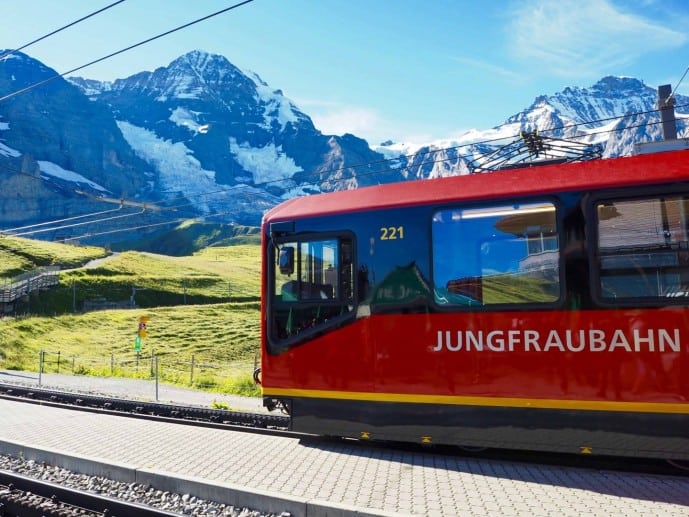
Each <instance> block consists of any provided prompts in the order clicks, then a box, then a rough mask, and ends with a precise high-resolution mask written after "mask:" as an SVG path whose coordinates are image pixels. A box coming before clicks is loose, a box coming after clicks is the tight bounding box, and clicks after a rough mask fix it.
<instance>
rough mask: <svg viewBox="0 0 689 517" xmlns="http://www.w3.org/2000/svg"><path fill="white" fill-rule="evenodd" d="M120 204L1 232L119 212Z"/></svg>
mask: <svg viewBox="0 0 689 517" xmlns="http://www.w3.org/2000/svg"><path fill="white" fill-rule="evenodd" d="M122 208H123V207H122V206H120V207H118V208H113V209H112V210H101V211H99V212H91V213H87V214H81V215H75V216H74V217H67V218H66V219H56V220H54V221H48V222H45V223H36V224H29V225H27V226H17V227H16V228H7V229H5V230H2V232H17V231H22V230H29V229H31V228H38V227H39V226H46V225H49V224H58V223H65V222H68V221H76V220H77V219H83V218H84V217H94V216H97V215H103V214H110V213H112V212H119V211H120V210H122Z"/></svg>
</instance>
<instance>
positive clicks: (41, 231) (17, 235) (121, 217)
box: [12, 210, 146, 237]
mask: <svg viewBox="0 0 689 517" xmlns="http://www.w3.org/2000/svg"><path fill="white" fill-rule="evenodd" d="M145 211H146V210H141V211H140V212H135V213H131V214H123V215H115V216H112V217H104V218H102V219H98V220H96V221H84V222H81V223H74V224H65V225H63V226H55V227H53V228H43V229H42V230H32V231H29V232H20V233H13V234H12V237H23V236H24V235H35V234H37V233H45V232H54V231H56V230H64V229H65V228H74V227H76V226H84V225H87V224H93V223H96V222H98V223H102V222H105V221H113V220H115V219H123V218H125V217H132V216H135V215H141V214H143V213H144V212H145Z"/></svg>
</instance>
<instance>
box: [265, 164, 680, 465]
mask: <svg viewBox="0 0 689 517" xmlns="http://www.w3.org/2000/svg"><path fill="white" fill-rule="evenodd" d="M263 257H264V264H263V297H262V298H263V303H262V310H263V315H262V316H263V317H262V359H261V383H262V390H263V397H264V405H266V406H267V407H271V408H272V407H282V408H283V409H285V410H286V411H287V412H288V413H289V414H290V416H291V426H292V429H293V430H295V431H301V432H306V433H315V434H319V435H336V436H344V437H353V438H359V439H372V440H393V441H410V442H417V443H432V444H455V445H460V446H471V447H497V448H511V449H530V450H540V451H560V452H575V453H585V454H590V453H592V454H601V455H628V456H644V457H655V458H672V459H689V324H688V323H689V151H672V152H664V153H657V154H649V155H641V156H635V157H628V158H615V159H607V160H596V161H590V162H582V163H573V164H560V165H545V166H540V167H525V168H522V169H513V170H507V171H500V172H493V173H489V174H477V175H470V176H459V177H452V178H443V179H434V180H424V181H418V182H412V183H395V184H388V185H382V186H377V187H369V188H363V189H359V190H355V191H344V192H335V193H330V194H323V195H316V196H307V197H300V198H296V199H292V200H289V201H287V202H285V203H283V204H281V205H279V206H278V207H276V208H274V209H273V210H271V211H270V212H269V213H267V214H266V216H265V217H264V221H263Z"/></svg>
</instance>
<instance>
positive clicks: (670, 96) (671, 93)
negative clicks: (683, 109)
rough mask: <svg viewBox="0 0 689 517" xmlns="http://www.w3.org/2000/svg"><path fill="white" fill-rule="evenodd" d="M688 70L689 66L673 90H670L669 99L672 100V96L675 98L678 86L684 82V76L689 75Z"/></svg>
mask: <svg viewBox="0 0 689 517" xmlns="http://www.w3.org/2000/svg"><path fill="white" fill-rule="evenodd" d="M687 72H689V66H687V69H686V70H685V71H684V73H683V74H682V77H681V78H680V80H679V81H678V82H677V84H676V85H675V87H674V88H673V89H672V92H670V95H668V100H670V99H671V98H673V97H674V96H675V93H676V92H677V88H679V85H680V84H682V81H684V78H685V77H686V76H687Z"/></svg>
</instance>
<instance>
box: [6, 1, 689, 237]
mask: <svg viewBox="0 0 689 517" xmlns="http://www.w3.org/2000/svg"><path fill="white" fill-rule="evenodd" d="M123 1H124V0H119V1H117V2H114V3H113V4H110V5H109V6H106V7H104V8H103V9H100V10H98V11H95V12H94V13H91V14H89V15H87V16H85V17H82V18H80V19H79V20H76V21H75V22H72V23H71V24H69V25H67V26H64V27H62V28H60V29H58V30H56V31H53V32H51V33H50V34H47V35H45V36H43V37H41V38H38V39H37V40H34V41H32V42H29V43H27V44H26V45H24V46H22V47H19V48H18V49H15V50H13V51H9V52H6V53H5V54H3V55H1V56H0V60H1V59H3V58H5V57H7V56H8V55H10V54H11V53H13V52H17V51H19V50H21V49H23V48H26V47H28V46H29V45H31V44H33V43H36V42H37V41H40V40H42V39H45V38H47V37H49V36H51V35H53V34H55V33H57V32H60V31H61V30H64V29H66V28H68V27H70V26H72V25H74V24H76V23H79V22H80V21H83V20H85V19H87V18H89V17H91V16H94V15H96V14H98V13H100V12H103V11H105V10H107V9H110V8H111V7H114V6H115V5H117V4H119V3H122V2H123ZM252 1H253V0H245V1H243V2H239V3H237V4H234V5H232V6H229V7H227V8H225V9H222V10H220V11H217V12H215V13H212V14H210V15H207V16H204V17H202V18H199V19H196V20H194V21H192V22H189V23H186V24H184V25H181V26H178V27H176V28H174V29H171V30H169V31H166V32H164V33H161V34H158V35H156V36H153V37H151V38H148V39H146V40H143V41H141V42H139V43H136V44H134V45H131V46H129V47H126V48H124V49H121V50H119V51H117V52H114V53H111V54H109V55H107V56H104V57H101V58H99V59H97V60H94V61H91V62H89V63H87V64H85V65H81V66H80V67H77V68H74V69H72V70H69V71H67V72H63V73H61V74H58V75H55V76H53V77H51V78H49V79H47V80H45V81H41V82H39V83H35V84H33V85H30V86H29V87H27V88H24V89H22V90H19V91H17V92H14V93H12V94H9V95H6V96H4V97H1V98H0V101H2V100H6V99H8V98H11V97H14V96H16V95H19V94H20V93H24V92H26V91H29V90H31V89H33V88H36V87H38V86H40V85H42V84H45V83H47V82H49V81H52V80H55V79H57V78H59V77H63V76H64V75H67V74H69V73H73V72H75V71H78V70H81V69H83V68H86V67H88V66H91V65H93V64H95V63H98V62H101V61H103V60H105V59H109V58H111V57H113V56H115V55H118V54H121V53H123V52H126V51H128V50H131V49H133V48H136V47H138V46H141V45H144V44H146V43H149V42H151V41H154V40H156V39H159V38H161V37H164V36H167V35H169V34H171V33H174V32H176V31H179V30H182V29H184V28H186V27H189V26H191V25H194V24H196V23H199V22H201V21H204V20H207V19H209V18H212V17H214V16H217V15H219V14H222V13H224V12H227V11H230V10H232V9H235V8H237V7H241V6H243V5H245V4H248V3H250V2H252ZM687 72H689V67H688V68H687V71H685V73H684V75H683V76H682V78H681V79H680V81H679V83H678V85H677V87H678V86H679V84H680V83H681V82H682V80H683V79H684V77H685V76H686V74H687ZM677 87H676V88H677ZM676 88H675V90H676ZM673 93H674V91H673ZM680 107H681V106H680ZM654 111H657V110H655V109H654V110H648V111H645V112H637V113H633V114H625V115H622V116H615V117H608V118H604V119H599V120H595V121H583V122H579V123H574V124H570V125H566V126H562V127H559V128H551V129H547V130H542V131H541V133H545V132H549V131H562V130H566V129H570V128H575V127H577V126H581V125H591V124H596V123H598V124H600V123H601V122H606V121H609V120H615V119H620V120H621V119H623V118H626V117H629V116H635V115H641V114H647V113H651V112H654ZM631 127H639V126H638V125H637V126H630V128H631ZM622 129H625V128H622ZM617 130H620V129H619V128H618V129H617ZM612 131H615V130H609V131H603V132H594V133H591V132H589V133H586V134H584V135H581V136H574V137H572V138H579V137H580V138H586V137H590V136H591V135H595V134H603V133H606V132H612ZM516 137H518V135H514V136H512V137H509V136H506V137H499V138H493V139H485V140H482V141H478V142H471V143H465V144H458V145H456V146H451V147H447V148H440V149H431V148H429V149H428V150H427V151H425V152H421V153H413V154H409V155H406V156H405V155H401V156H399V157H395V158H390V159H383V160H376V161H373V162H367V163H363V164H357V165H350V166H345V167H341V168H339V169H334V170H333V171H329V172H334V173H336V172H345V171H347V170H349V171H350V172H351V173H352V176H353V174H354V172H355V171H356V170H357V169H360V168H363V167H371V166H373V165H377V164H382V163H391V162H396V161H399V160H400V159H401V158H407V159H411V158H418V157H419V156H425V155H427V154H431V153H432V154H435V153H437V152H439V151H441V152H442V151H450V150H453V149H459V148H465V147H476V146H480V145H489V144H491V143H495V142H498V141H503V140H507V139H509V138H516ZM470 156H472V155H456V156H454V157H448V158H445V159H441V160H432V161H430V162H421V163H418V162H416V163H414V164H411V165H409V164H408V165H407V166H405V167H390V168H387V169H379V170H375V171H370V172H367V173H359V174H357V178H358V177H365V176H370V175H376V174H383V173H386V172H393V171H401V170H405V169H409V168H410V167H412V166H413V167H423V166H426V165H432V164H436V163H442V162H445V161H449V160H456V159H459V158H468V157H470ZM3 168H6V169H9V168H7V167H3ZM9 170H11V169H9ZM15 172H21V171H15ZM23 174H26V173H23ZM315 174H318V175H320V172H318V173H315V172H314V173H310V174H308V175H306V176H305V177H306V178H308V177H309V176H312V175H315ZM27 175H29V174H27ZM29 176H32V177H35V176H33V175H29ZM303 178H304V176H302V179H303ZM37 179H42V180H44V181H48V180H46V179H45V178H37ZM348 179H351V178H348ZM284 181H289V180H286V179H276V180H268V181H265V182H261V183H256V184H254V185H251V186H253V187H257V186H264V185H268V184H271V183H279V182H284ZM334 181H343V179H338V180H334ZM311 184H312V185H317V183H316V182H312V183H311ZM246 186H247V185H233V186H230V187H228V188H227V189H218V190H215V191H209V192H205V193H198V194H194V195H191V196H189V195H184V196H180V197H179V198H173V200H174V199H186V200H189V199H194V198H197V197H202V196H210V195H213V194H221V193H226V192H228V191H231V190H236V189H239V188H242V187H246ZM74 192H75V193H78V194H81V195H86V196H87V197H91V198H92V199H94V200H97V201H104V199H103V198H99V197H98V196H95V195H92V194H88V193H85V192H83V191H78V190H76V189H74ZM113 201H115V202H117V200H110V202H113ZM169 201H170V200H167V202H169ZM124 202H125V201H124V200H121V201H120V203H124ZM127 203H131V204H134V203H132V202H127ZM136 204H139V203H136ZM139 205H140V204H139ZM143 206H146V205H143ZM149 206H150V207H151V208H154V207H155V208H157V209H159V210H175V209H177V208H183V207H187V206H195V203H191V202H188V203H185V204H182V205H173V206H162V207H161V206H157V205H155V204H149ZM120 208H121V207H120ZM120 208H118V209H114V210H113V211H117V210H119V209H120ZM144 211H145V208H144V209H143V210H142V211H141V212H138V213H137V214H127V215H126V216H131V215H138V214H140V213H143V212H144ZM107 212H109V211H103V212H102V213H107ZM93 215H99V213H98V212H96V213H94V214H93ZM83 217H89V215H88V214H84V215H82V216H77V217H75V218H74V219H78V218H83ZM119 217H125V216H119ZM70 219H71V218H70ZM109 219H110V218H105V219H102V220H109ZM65 221H66V220H65ZM99 221H100V220H94V221H89V222H86V223H80V224H89V223H95V222H99ZM57 222H64V221H60V220H58V221H53V222H52V223H51V222H47V223H40V224H38V225H30V226H29V227H26V228H27V229H28V228H30V227H37V226H45V225H48V224H55V223H57ZM69 226H71V225H69ZM74 226H78V225H74ZM65 227H68V226H65ZM60 228H63V227H56V228H55V229H60ZM41 231H49V230H41ZM27 233H38V232H27Z"/></svg>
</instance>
